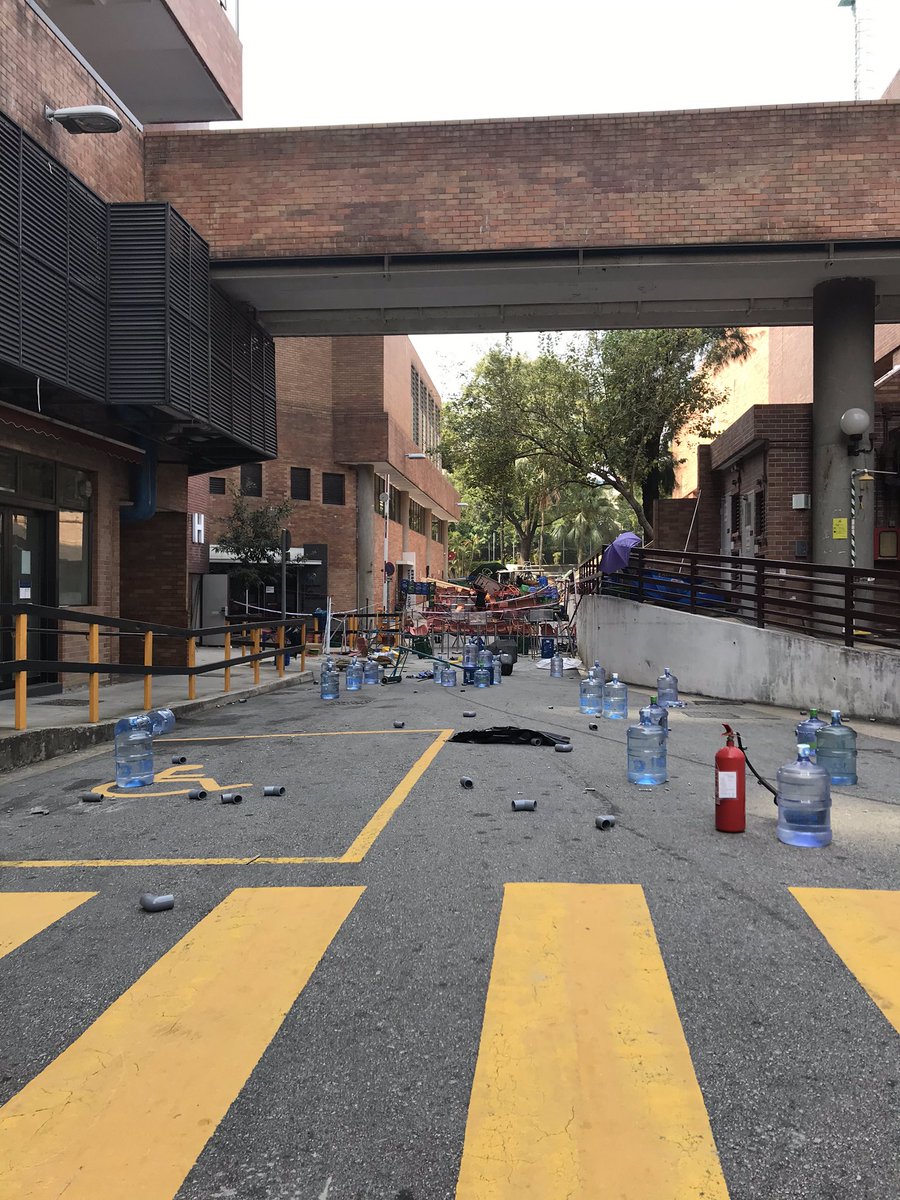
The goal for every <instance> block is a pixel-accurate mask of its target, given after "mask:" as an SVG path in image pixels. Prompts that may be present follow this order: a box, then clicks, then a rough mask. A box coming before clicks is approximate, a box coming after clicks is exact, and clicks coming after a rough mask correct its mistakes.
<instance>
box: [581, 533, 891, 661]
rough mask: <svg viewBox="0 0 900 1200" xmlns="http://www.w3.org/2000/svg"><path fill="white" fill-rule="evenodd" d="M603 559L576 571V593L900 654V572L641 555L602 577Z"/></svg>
mask: <svg viewBox="0 0 900 1200" xmlns="http://www.w3.org/2000/svg"><path fill="white" fill-rule="evenodd" d="M600 558H601V555H600V554H595V555H594V556H593V558H589V559H587V561H586V562H584V563H582V564H581V566H580V567H579V568H578V591H579V593H580V594H583V595H591V594H599V593H601V592H602V594H603V595H606V596H620V597H624V598H625V599H628V600H636V601H639V602H640V603H642V604H656V605H660V606H662V607H664V608H677V609H684V610H685V611H687V612H692V613H701V614H703V615H704V616H719V617H731V618H735V619H737V620H741V621H747V622H749V623H751V624H753V625H756V626H758V627H760V628H774V629H786V630H789V631H790V632H792V633H804V634H809V635H810V636H812V637H820V638H830V639H834V640H837V641H840V642H842V643H843V644H844V645H845V646H857V645H859V646H861V645H866V646H886V647H889V648H891V649H900V572H896V571H885V570H873V569H869V568H861V567H831V566H822V565H819V564H815V563H804V562H786V561H779V560H777V559H771V558H733V557H731V556H730V555H720V554H693V553H686V552H685V553H682V552H681V551H679V550H648V549H642V548H638V549H636V550H634V551H632V554H631V559H630V562H629V565H628V568H627V569H626V570H624V571H619V572H617V573H616V574H614V575H604V574H602V573H601V571H600Z"/></svg>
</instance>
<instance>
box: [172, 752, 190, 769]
mask: <svg viewBox="0 0 900 1200" xmlns="http://www.w3.org/2000/svg"><path fill="white" fill-rule="evenodd" d="M186 762H187V755H186V754H173V755H172V766H174V767H183V766H184V764H185V763H186Z"/></svg>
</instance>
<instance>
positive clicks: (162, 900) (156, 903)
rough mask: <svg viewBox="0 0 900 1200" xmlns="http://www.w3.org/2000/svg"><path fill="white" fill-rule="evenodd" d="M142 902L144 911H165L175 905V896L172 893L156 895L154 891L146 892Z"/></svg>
mask: <svg viewBox="0 0 900 1200" xmlns="http://www.w3.org/2000/svg"><path fill="white" fill-rule="evenodd" d="M140 904H141V908H142V909H143V910H144V912H165V911H166V909H168V908H174V907H175V897H174V896H173V895H171V894H169V895H167V896H154V895H153V893H152V892H144V894H143V896H141V900H140Z"/></svg>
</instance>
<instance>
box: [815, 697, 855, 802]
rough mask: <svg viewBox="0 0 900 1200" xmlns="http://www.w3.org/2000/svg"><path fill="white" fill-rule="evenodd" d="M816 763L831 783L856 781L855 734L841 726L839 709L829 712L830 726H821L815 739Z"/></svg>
mask: <svg viewBox="0 0 900 1200" xmlns="http://www.w3.org/2000/svg"><path fill="white" fill-rule="evenodd" d="M816 762H817V763H818V764H819V766H820V767H824V768H825V770H826V771H827V772H828V774H829V775H830V776H831V782H832V783H849V784H853V783H856V781H857V776H856V733H855V731H854V730H852V729H850V728H849V727H848V726H847V725H842V724H841V713H840V709H837V708H833V709H832V710H831V724H830V725H823V726H822V728H821V729H820V730H819V732H818V736H817V738H816Z"/></svg>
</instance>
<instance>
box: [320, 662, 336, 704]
mask: <svg viewBox="0 0 900 1200" xmlns="http://www.w3.org/2000/svg"><path fill="white" fill-rule="evenodd" d="M340 693H341V676H340V672H339V671H338V669H337V667H336V666H335V665H334V660H333V659H331V658H326V660H325V662H324V663H322V674H321V675H320V676H319V699H320V700H337V698H338V696H339V695H340Z"/></svg>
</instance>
